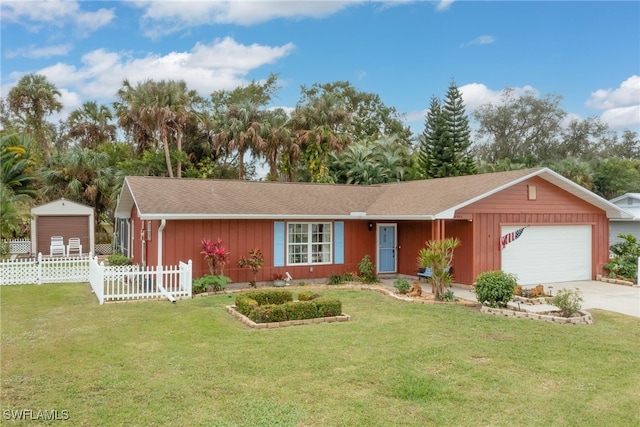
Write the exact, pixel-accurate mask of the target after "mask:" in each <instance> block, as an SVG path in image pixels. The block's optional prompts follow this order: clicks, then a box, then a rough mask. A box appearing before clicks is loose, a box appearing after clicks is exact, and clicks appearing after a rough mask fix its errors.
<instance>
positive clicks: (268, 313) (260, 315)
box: [248, 304, 289, 323]
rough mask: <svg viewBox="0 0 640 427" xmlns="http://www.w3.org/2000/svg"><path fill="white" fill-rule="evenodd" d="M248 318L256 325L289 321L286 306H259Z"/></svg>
mask: <svg viewBox="0 0 640 427" xmlns="http://www.w3.org/2000/svg"><path fill="white" fill-rule="evenodd" d="M248 317H249V318H250V319H251V320H253V321H254V322H256V323H271V322H285V321H287V320H289V316H288V313H287V304H265V305H259V306H257V307H256V308H255V309H254V310H253V312H252V313H251V316H248Z"/></svg>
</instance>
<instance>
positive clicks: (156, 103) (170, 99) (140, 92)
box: [115, 80, 196, 178]
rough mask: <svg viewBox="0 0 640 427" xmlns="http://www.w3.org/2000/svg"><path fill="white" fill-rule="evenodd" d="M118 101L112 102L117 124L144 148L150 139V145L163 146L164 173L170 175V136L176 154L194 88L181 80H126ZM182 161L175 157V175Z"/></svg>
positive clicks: (179, 174) (189, 109) (180, 149)
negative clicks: (134, 82) (189, 88)
mask: <svg viewBox="0 0 640 427" xmlns="http://www.w3.org/2000/svg"><path fill="white" fill-rule="evenodd" d="M118 97H119V98H120V102H118V103H116V104H115V109H116V113H117V116H118V121H119V123H120V125H121V126H122V127H123V128H124V129H125V130H126V131H128V132H129V133H130V134H132V136H133V138H134V140H135V141H136V142H137V143H138V144H143V148H142V149H140V147H139V149H138V150H139V151H144V150H145V149H146V148H147V145H148V144H149V142H150V141H151V142H152V144H153V146H155V147H158V148H160V147H161V148H162V149H163V150H164V157H165V162H166V165H167V174H168V175H169V177H171V178H173V166H172V162H171V152H170V147H169V140H170V137H173V138H174V139H175V140H176V144H177V145H178V152H179V153H178V154H181V151H182V137H183V135H184V126H185V125H186V123H187V121H188V118H189V117H190V115H191V114H193V111H192V109H191V105H192V103H193V102H195V98H196V95H195V92H194V91H188V90H187V86H186V83H185V82H184V81H178V82H176V81H165V80H161V81H160V82H155V81H153V80H147V81H145V82H143V83H138V84H137V85H136V86H135V87H134V86H132V85H131V83H129V81H128V80H125V81H124V82H123V83H122V88H121V89H120V90H119V91H118ZM181 168H182V164H181V161H180V160H179V161H178V169H179V172H178V177H180V176H181Z"/></svg>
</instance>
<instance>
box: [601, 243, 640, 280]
mask: <svg viewBox="0 0 640 427" xmlns="http://www.w3.org/2000/svg"><path fill="white" fill-rule="evenodd" d="M618 237H619V238H620V239H623V241H622V242H619V243H616V244H615V245H611V248H610V249H611V253H613V258H612V259H611V260H610V261H609V263H608V264H606V265H605V266H604V268H605V269H607V270H609V277H611V278H613V279H616V278H622V279H625V280H629V281H632V282H633V281H635V279H636V277H637V276H638V257H640V241H638V239H636V238H635V237H634V236H633V235H632V234H620V235H618Z"/></svg>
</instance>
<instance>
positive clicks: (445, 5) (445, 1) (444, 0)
mask: <svg viewBox="0 0 640 427" xmlns="http://www.w3.org/2000/svg"><path fill="white" fill-rule="evenodd" d="M453 2H454V0H440V1H439V2H438V4H437V5H436V10H448V9H449V8H450V7H451V5H452V4H453Z"/></svg>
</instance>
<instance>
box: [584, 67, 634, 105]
mask: <svg viewBox="0 0 640 427" xmlns="http://www.w3.org/2000/svg"><path fill="white" fill-rule="evenodd" d="M633 105H636V106H637V105H640V76H637V75H633V76H631V77H629V78H628V79H627V80H625V81H623V82H622V84H620V87H618V88H616V89H599V90H597V91H595V92H593V93H592V94H591V97H590V98H589V99H588V100H587V102H586V106H587V107H589V108H594V109H596V110H609V109H612V108H619V107H627V106H633Z"/></svg>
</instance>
